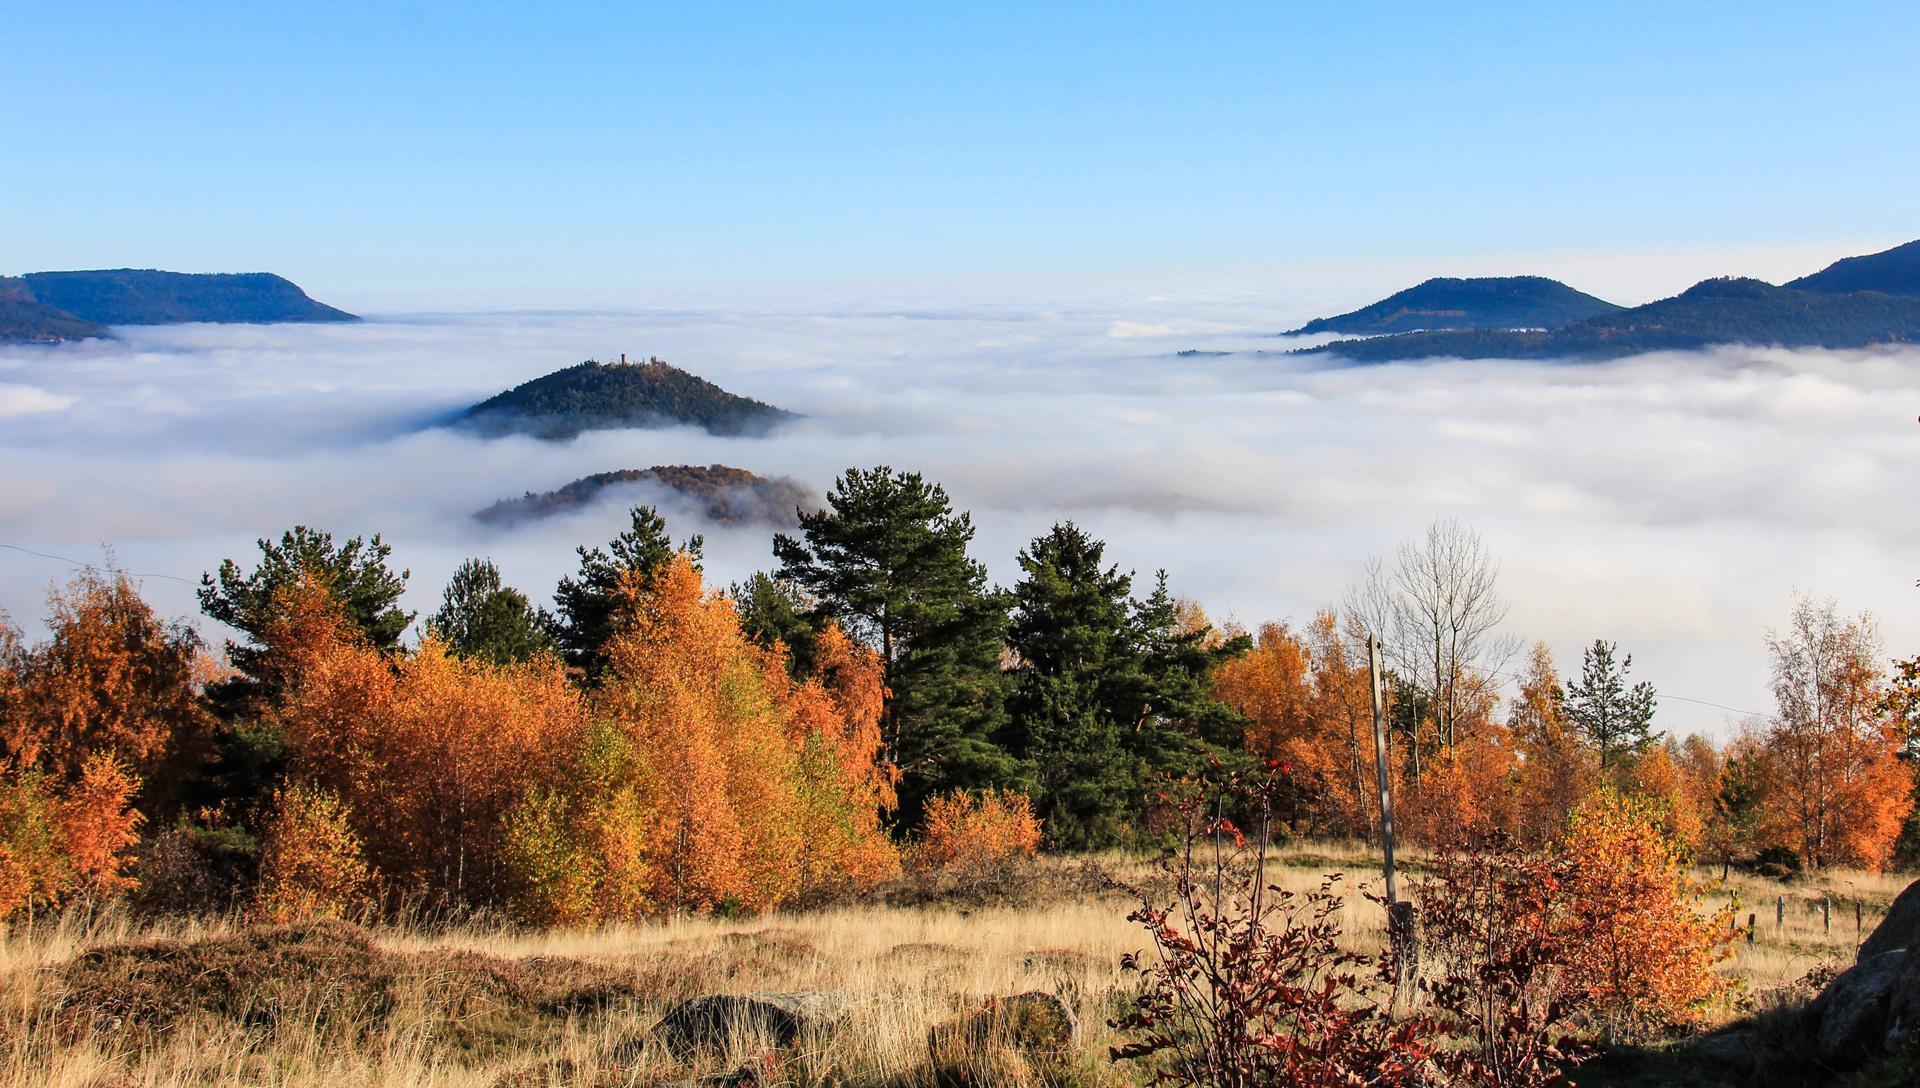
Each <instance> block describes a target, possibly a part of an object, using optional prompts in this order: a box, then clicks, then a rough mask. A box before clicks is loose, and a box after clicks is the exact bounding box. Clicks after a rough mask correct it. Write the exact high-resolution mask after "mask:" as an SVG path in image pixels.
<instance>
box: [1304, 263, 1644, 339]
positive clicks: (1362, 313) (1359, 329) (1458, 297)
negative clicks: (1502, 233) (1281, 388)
mask: <svg viewBox="0 0 1920 1088" xmlns="http://www.w3.org/2000/svg"><path fill="white" fill-rule="evenodd" d="M1620 308H1621V307H1619V306H1616V305H1614V304H1613V303H1611V302H1607V301H1605V300H1604V299H1598V298H1595V297H1593V296H1592V295H1589V294H1586V293H1584V292H1582V291H1576V290H1574V289H1573V288H1571V287H1568V286H1567V285H1566V284H1564V283H1561V282H1560V281H1558V280H1550V279H1547V278H1546V277H1545V276H1497V277H1478V278H1473V279H1456V278H1449V277H1436V278H1434V279H1430V280H1428V281H1426V282H1425V283H1422V284H1420V285H1418V286H1416V287H1409V288H1407V289H1406V290H1404V291H1400V292H1398V293H1396V294H1392V295H1389V296H1387V297H1386V298H1384V299H1381V300H1380V301H1379V302H1376V303H1374V304H1372V305H1371V306H1363V307H1361V308H1360V309H1358V310H1354V311H1352V312H1350V313H1344V314H1338V315H1336V316H1333V317H1321V318H1315V319H1314V320H1312V321H1309V322H1307V323H1306V324H1305V325H1302V326H1301V327H1299V328H1298V329H1295V330H1293V332H1292V333H1290V334H1288V335H1297V336H1310V335H1313V334H1315V333H1328V332H1341V333H1354V334H1360V335H1368V336H1372V335H1386V334H1392V333H1404V332H1418V331H1432V330H1439V329H1553V328H1559V327H1560V326H1562V325H1571V324H1573V323H1574V322H1576V321H1583V320H1585V319H1587V318H1590V317H1595V316H1598V315H1600V314H1606V313H1611V312H1613V311H1616V310H1619V309H1620Z"/></svg>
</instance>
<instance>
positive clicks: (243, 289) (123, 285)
mask: <svg viewBox="0 0 1920 1088" xmlns="http://www.w3.org/2000/svg"><path fill="white" fill-rule="evenodd" d="M19 282H20V283H21V284H22V285H24V289H25V292H26V295H27V297H29V298H30V299H32V301H35V302H38V303H41V304H42V305H46V306H52V307H54V308H55V309H59V310H65V311H66V312H68V313H70V314H73V315H75V316H77V317H80V318H82V319H84V320H87V321H93V322H97V323H99V324H102V325H174V324H180V323H182V322H188V321H212V322H222V323H244V324H266V323H270V322H281V321H356V320H358V318H356V317H355V316H354V315H352V314H350V313H347V312H346V311H344V310H336V309H334V308H333V307H332V306H327V305H325V304H323V303H319V302H315V301H314V300H313V299H311V298H308V297H307V293H306V292H305V291H302V290H301V289H300V288H299V287H298V286H297V285H295V284H294V283H293V282H292V281H290V280H287V279H284V278H282V277H280V276H276V275H274V274H273V273H271V272H238V273H226V272H222V273H207V274H201V273H189V272H160V271H156V270H154V269H140V268H114V269H102V270H97V271H88V272H29V273H27V274H26V275H24V276H21V277H19Z"/></svg>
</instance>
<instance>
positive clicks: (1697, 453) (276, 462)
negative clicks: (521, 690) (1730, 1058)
mask: <svg viewBox="0 0 1920 1088" xmlns="http://www.w3.org/2000/svg"><path fill="white" fill-rule="evenodd" d="M1299 316H1303V315H1302V314H1300V313H1291V312H1276V309H1275V306H1274V304H1273V301H1272V300H1271V299H1261V298H1252V297H1244V296H1235V295H1231V294H1225V293H1212V294H1200V293H1196V294H1189V295H1179V294H1170V295H1169V294H1162V295H1156V296H1147V295H1144V294H1139V295H1132V296H1126V297H1114V298H1109V299H1106V300H1094V301H1084V300H1083V301H1074V300H1049V301H1048V303H1046V304H1045V305H1044V306H1043V305H1034V306H1031V307H1023V306H1012V305H1006V304H1000V303H951V304H941V305H913V306H887V307H878V306H871V305H869V306H864V307H862V306H820V305H810V306H795V305H786V306H780V305H758V306H751V307H749V306H739V305H736V306H726V307H697V306H690V307H685V308H681V309H676V310H672V311H665V310H654V311H639V312H613V311H608V312H594V313H553V312H545V313H462V314H447V315H395V316H388V317H376V319H375V320H373V321H370V322H368V323H365V324H360V325H348V326H273V327H237V326H224V327H223V326H183V327H176V328H160V329H128V330H123V335H122V338H121V339H119V340H116V341H103V342H87V343H81V344H73V345H64V346H61V347H57V348H43V347H26V348H12V349H0V463H3V464H4V466H5V472H4V474H0V543H5V544H9V545H15V546H19V547H26V548H31V549H34V550H37V551H42V552H49V553H54V554H59V555H66V556H74V557H78V558H81V559H94V558H97V557H98V556H99V555H100V546H101V545H102V544H107V545H111V546H112V547H113V548H114V549H115V550H116V552H117V554H118V557H119V560H120V562H121V563H122V565H124V566H125V567H126V568H127V569H129V570H132V571H135V572H140V573H144V574H149V575H156V576H157V575H175V576H183V577H186V578H189V579H191V578H194V577H197V576H198V574H199V572H201V571H203V570H206V569H210V568H211V567H212V566H214V565H215V564H216V563H217V562H218V561H219V559H220V558H222V557H224V556H234V557H245V556H247V555H248V554H249V553H250V552H251V550H252V547H251V542H252V539H253V538H254V537H256V536H259V535H264V534H269V533H277V532H278V531H279V530H281V529H283V528H285V527H287V526H290V525H292V524H294V523H296V522H302V523H307V524H311V525H317V526H322V527H326V528H329V529H331V530H333V531H334V532H336V534H351V533H357V532H371V531H375V530H377V531H380V532H382V533H383V534H384V535H385V536H386V538H387V539H388V540H389V541H390V542H392V543H393V544H394V545H395V559H396V560H397V561H398V562H399V563H401V564H402V565H405V566H408V567H411V568H412V570H413V580H412V587H413V588H412V590H411V592H410V595H409V601H408V604H409V605H410V606H412V607H414V608H418V609H421V610H422V611H428V610H431V608H432V607H434V605H435V603H436V602H437V598H438V594H439V587H440V585H441V583H442V582H443V580H444V578H445V576H446V575H447V573H448V572H449V571H450V570H451V569H452V568H453V566H454V565H455V564H456V563H458V562H459V561H460V560H461V559H462V558H464V557H466V556H469V555H490V556H492V557H494V558H495V559H496V560H497V561H499V563H500V564H501V566H502V568H503V570H504V571H505V572H506V574H507V576H508V578H509V580H510V581H512V582H514V583H515V584H518V585H520V586H521V587H522V588H524V589H526V590H528V591H529V592H530V593H532V594H534V595H535V596H536V597H542V596H544V595H545V594H546V593H547V592H549V591H550V589H551V587H552V584H553V582H554V581H555V579H557V578H558V577H559V576H560V575H561V574H563V573H565V572H567V571H568V570H569V569H570V568H571V567H572V564H573V555H572V548H573V545H575V544H577V543H597V542H601V541H603V540H605V539H606V537H607V536H608V535H609V534H611V533H612V532H613V531H614V530H615V529H616V527H617V526H618V524H619V523H620V521H621V519H622V513H621V510H620V509H618V508H617V507H615V506H612V505H610V504H607V505H601V506H597V507H593V508H590V509H587V510H584V511H582V512H579V513H577V514H573V515H569V516H566V517H562V518H557V519H553V520H550V521H546V522H541V523H538V524H534V525H527V526H522V527H518V528H514V529H488V528H486V527H483V526H481V525H479V524H477V523H475V522H474V521H473V520H472V519H471V518H470V516H469V515H470V514H471V513H472V512H473V511H475V510H477V509H480V508H481V507H484V506H486V505H487V504H489V503H491V502H492V501H494V500H495V499H498V498H501V497H504V496H512V495H519V494H521V493H522V492H525V491H529V490H533V491H542V490H546V489H549V488H552V487H555V486H558V485H559V484H562V483H565V482H567V481H568V480H572V479H574V478H576V477H579V476H583V475H586V474H587V473H591V472H599V471H606V470H610V469H619V468H644V467H647V466H650V465H655V464H672V463H689V464H708V463H715V462H720V463H725V464H730V465H736V466H739V467H741V468H746V469H750V470H752V471H754V472H758V473H761V474H765V475H790V476H794V477H796V478H798V479H800V480H802V481H804V482H806V483H807V484H809V485H811V486H812V487H813V488H815V489H816V490H817V491H820V492H822V493H824V492H825V491H826V489H827V488H828V487H829V486H830V484H831V482H832V479H833V476H834V474H835V473H837V472H838V471H840V470H841V469H843V468H845V467H847V466H849V465H873V464H879V463H887V464H892V465H894V466H896V467H903V468H915V469H919V470H921V471H923V472H925V473H926V474H927V475H929V476H930V477H932V478H934V479H936V480H939V481H941V482H943V483H945V484H946V485H947V487H948V489H949V490H950V491H951V492H952V493H953V495H954V498H955V500H956V501H957V502H958V504H959V505H961V506H962V507H965V508H967V509H970V510H971V511H973V514H974V517H975V520H976V523H977V524H978V525H979V528H980V535H979V539H978V542H977V545H976V554H977V555H978V556H979V557H980V558H981V559H982V560H984V561H985V562H986V563H987V564H988V566H989V568H990V569H991V570H992V572H993V574H994V576H995V577H996V578H998V579H1001V580H1002V581H1011V580H1012V579H1013V578H1014V577H1015V576H1016V574H1017V568H1016V566H1015V563H1014V555H1015V553H1016V552H1017V551H1018V549H1019V548H1020V547H1021V546H1022V544H1024V543H1025V542H1026V541H1027V540H1029V539H1030V538H1031V537H1033V536H1034V535H1036V534H1038V533H1040V532H1043V531H1045V530H1046V528H1047V527H1048V526H1049V525H1051V524H1052V523H1053V522H1055V521H1058V520H1063V519H1068V518H1071V519H1074V520H1076V521H1079V522H1080V523H1082V524H1083V525H1086V526H1088V527H1089V528H1091V529H1092V530H1093V531H1095V532H1097V533H1099V534H1100V535H1102V536H1104V537H1105V538H1106V539H1107V540H1108V542H1109V554H1110V555H1111V557H1112V558H1113V559H1114V560H1115V561H1116V562H1118V563H1120V564H1121V565H1122V566H1123V567H1133V568H1137V569H1138V570H1140V571H1141V572H1142V574H1143V575H1144V574H1146V573H1147V572H1150V571H1152V570H1153V569H1155V568H1158V567H1165V568H1167V570H1168V572H1169V574H1170V576H1171V579H1172V582H1173V585H1174V588H1175V589H1176V591H1178V592H1180V593H1182V594H1185V595H1188V596H1191V597H1194V598H1197V599H1199V600H1200V601H1202V602H1203V603H1204V604H1206V606H1207V607H1208V609H1209V610H1210V611H1211V612H1212V613H1213V614H1214V615H1215V616H1216V617H1232V618H1236V619H1238V620H1240V621H1241V622H1243V623H1246V624H1248V625H1253V624H1257V623H1258V622H1261V621H1263V620H1267V619H1279V618H1292V619H1294V620H1296V621H1299V620H1304V619H1306V618H1307V617H1308V616H1309V615H1310V614H1311V612H1312V610H1313V609H1314V608H1315V607H1316V606H1318V605H1321V604H1324V603H1329V602H1332V601H1334V600H1337V599H1338V597H1339V595H1340V593H1341V590H1342V588H1343V587H1344V586H1345V585H1347V584H1348V583H1349V582H1351V581H1352V580H1354V579H1355V578H1356V577H1358V575H1359V572H1360V568H1361V564H1362V562H1363V561H1364V559H1365V558H1366V556H1367V555H1369V554H1371V553H1379V552H1384V551H1387V550H1389V549H1390V548H1391V547H1392V546H1393V545H1394V544H1396V543H1397V542H1398V541H1399V540H1401V539H1403V538H1406V537H1408V536H1410V535H1412V534H1414V533H1415V532H1417V531H1419V530H1420V529H1421V528H1422V527H1423V526H1424V525H1425V524H1426V523H1427V522H1428V521H1429V520H1430V519H1432V518H1433V517H1435V516H1439V515H1449V516H1454V517H1458V518H1460V519H1462V520H1464V521H1467V522H1470V523H1471V524H1472V525H1474V526H1475V527H1476V528H1477V529H1479V530H1480V532H1481V533H1482V534H1483V535H1484V536H1485V537H1486V538H1487V540H1488V543H1489V544H1490V546H1491V547H1492V548H1493V550H1494V551H1495V552H1496V553H1497V554H1498V555H1499V556H1500V557H1501V559H1502V562H1503V565H1504V570H1503V577H1502V583H1503V588H1504V589H1505V591H1506V593H1507V595H1508V596H1509V597H1510V598H1511V599H1512V600H1513V602H1514V608H1513V612H1512V617H1511V621H1510V626H1511V628H1512V631H1513V633H1514V634H1516V635H1519V636H1521V637H1523V638H1527V639H1532V638H1536V637H1538V638H1545V639H1547V640H1548V641H1549V643H1550V644H1551V645H1553V647H1554V648H1555V650H1556V651H1557V653H1558V654H1559V655H1560V656H1561V658H1562V661H1563V665H1564V664H1566V663H1569V662H1573V663H1577V657H1578V652H1579V647H1580V646H1581V645H1582V644H1584V643H1585V642H1588V641H1591V640H1592V639H1593V638H1594V637H1596V636H1601V637H1606V638H1610V639H1617V640H1619V641H1620V642H1621V643H1622V645H1623V647H1624V648H1626V649H1627V650H1629V651H1631V652H1632V653H1633V655H1634V659H1635V667H1636V672H1637V674H1638V675H1640V676H1643V677H1645V678H1647V679H1651V680H1652V681H1654V683H1655V684H1656V685H1658V686H1659V687H1660V688H1661V690H1662V691H1663V692H1666V693H1669V694H1672V695H1679V696H1689V697H1692V698H1695V699H1703V700H1710V701H1713V702H1718V703H1725V704H1728V705H1731V706H1734V707H1738V708H1742V709H1755V710H1764V709H1766V708H1767V707H1768V705H1769V702H1768V699H1767V695H1766V690H1765V680H1766V675H1765V660H1764V655H1763V652H1762V645H1761V639H1762V636H1763V634H1764V630H1765V628H1766V627H1767V626H1768V625H1769V624H1772V623H1776V622H1778V621H1779V620H1780V619H1781V618H1783V616H1784V614H1785V609H1786V607H1787V598H1788V595H1789V593H1790V592H1791V591H1792V590H1793V589H1794V588H1795V587H1806V588H1811V589H1814V590H1816V591H1818V592H1820V593H1823V594H1831V595H1833V596H1835V597H1837V598H1839V600H1840V602H1841V604H1842V606H1843V607H1845V608H1848V609H1860V608H1871V609H1872V610H1874V611H1875V612H1877V613H1878V614H1879V615H1880V616H1881V618H1882V621H1883V629H1884V631H1885V634H1886V636H1887V641H1888V649H1889V651H1890V652H1899V653H1903V654H1904V653H1911V652H1913V651H1914V650H1916V649H1920V590H1915V589H1914V588H1913V583H1914V579H1915V578H1916V577H1920V505H1916V504H1915V503H1914V502H1913V501H1912V488H1913V483H1912V481H1913V480H1914V479H1915V478H1916V475H1917V474H1916V469H1920V454H1916V440H1917V439H1920V431H1916V430H1915V427H1916V423H1915V415H1916V411H1920V407H1917V406H1920V352H1917V351H1886V352H1785V351H1773V350H1763V349H1741V350H1727V351H1723V352H1716V353H1711V354H1705V355H1658V356H1647V357H1642V358H1637V359H1628V360H1623V361H1619V362H1614V363H1606V364H1588V365H1560V364H1551V363H1500V362H1431V363H1424V364H1413V365H1395V366H1381V367H1368V368H1354V369H1331V368H1328V367H1327V366H1326V365H1325V363H1324V361H1323V360H1313V359H1295V358H1286V357H1281V356H1276V355H1273V354H1264V355H1254V354H1252V352H1253V351H1255V350H1260V349H1265V350H1267V351H1273V350H1276V349H1280V348H1284V347H1286V346H1288V345H1287V344H1286V342H1283V341H1276V340H1274V339H1272V338H1270V337H1268V336H1266V335H1265V333H1266V331H1267V330H1270V329H1274V328H1285V327H1290V325H1289V321H1290V319H1292V318H1295V317H1299ZM1297 323H1298V322H1297V321H1293V322H1292V324H1297ZM1185 348H1199V349H1206V350H1215V351H1228V352H1233V353H1234V354H1227V355H1221V356H1206V357H1201V356H1195V357H1186V358H1179V357H1176V355H1175V353H1176V352H1177V351H1179V350H1181V349H1185ZM623 351H624V352H626V353H627V354H628V355H629V356H636V357H638V356H645V355H649V354H652V355H658V356H660V357H662V358H665V359H667V360H669V361H672V362H674V363H677V364H679V365H681V366H684V367H686V368H687V369H690V370H692V371H694V372H696V373H698V374H701V375H702V376H704V377H707V378H709V379H711V380H713V381H715V382H718V383H719V384H721V385H723V386H724V387H726V388H728V389H730V390H733V391H735V392H738V393H743V394H746V395H748V396H752V397H756V398H759V399H761V400H765V401H768V402H771V403H774V404H777V405H780V406H782V407H785V408H790V409H793V410H795V411H798V412H801V413H804V414H805V416H806V419H805V420H803V421H802V422H800V423H798V424H796V425H794V426H791V427H789V428H786V429H783V430H782V431H780V432H778V433H777V434H775V435H773V436H771V437H768V438H764V439H723V438H716V437H713V436H710V435H707V434H704V433H702V432H698V431H693V430H686V429H671V430H658V431H620V432H596V433H591V434H588V435H585V436H583V437H581V438H580V439H578V440H576V441H573V442H569V443H564V444H551V443H543V442H539V441H535V440H531V439H522V438H509V439H498V440H492V441H486V440H482V439H478V438H475V437H472V436H470V435H466V434H462V433H456V432H451V431H446V430H440V429H434V428H431V427H430V426H428V425H429V424H431V423H432V422H433V421H435V420H436V419H439V418H443V417H444V416H445V415H447V414H448V413H451V412H452V411H454V410H456V409H458V408H461V407H463V406H465V405H467V404H470V403H472V402H474V401H476V400H478V399H480V398H482V397H485V396H487V395H490V394H492V393H494V392H497V391H498V390H500V389H502V388H505V387H508V386H511V385H514V384H517V383H519V382H521V381H525V380H526V379H528V378H532V377H535V376H538V375H540V374H543V373H546V372H548V371H551V370H554V369H557V368H559V367H562V366H566V365H569V364H571V363H575V362H578V361H580V360H581V359H584V358H588V357H597V358H603V359H604V358H610V357H613V356H617V355H618V353H620V352H623ZM674 528H675V529H676V533H677V535H682V534H684V533H687V532H693V531H700V532H704V533H705V534H706V535H707V539H708V546H707V554H708V567H709V570H710V573H711V574H712V576H713V577H714V578H715V579H716V580H718V581H726V580H730V579H734V578H738V577H740V576H742V575H744V574H746V573H747V572H749V571H751V570H754V569H757V568H762V567H766V566H768V565H769V564H770V563H771V553H770V549H769V546H768V536H767V533H766V532H765V531H764V530H759V529H734V530H728V529H721V528H715V527H712V526H707V525H703V524H700V523H698V522H697V521H694V520H691V519H690V518H686V517H682V518H678V519H676V520H675V525H674ZM63 573H64V572H63V570H62V568H61V567H60V565H59V564H58V563H55V562H52V561H49V560H46V559H41V558H37V557H33V556H29V555H25V554H22V553H20V552H17V551H4V550H0V608H4V609H6V610H8V611H10V612H12V613H13V615H14V617H15V619H16V620H17V621H22V622H25V623H27V624H28V625H32V624H33V623H34V622H35V621H36V620H37V618H38V616H39V615H40V612H41V599H42V597H43V595H44V592H45V588H46V586H47V584H48V582H49V581H51V580H53V579H56V578H59V577H61V576H62V575H63ZM146 585H147V589H148V591H149V592H150V594H151V595H152V596H153V598H154V599H156V600H157V601H158V602H159V603H161V605H162V606H163V607H165V608H167V609H169V610H172V611H174V612H177V613H180V614H191V613H192V612H193V611H194V607H195V606H194V604H193V600H192V592H191V587H190V585H189V584H187V583H186V582H180V581H172V580H169V579H168V578H164V577H149V578H148V579H147V583H146ZM1663 711H1664V713H1665V715H1666V720H1667V724H1668V725H1669V726H1670V727H1677V728H1681V729H1693V728H1700V729H1708V730H1714V731H1721V730H1723V728H1724V725H1725V722H1726V720H1727V718H1728V715H1726V714H1725V713H1724V712H1723V711H1721V710H1718V709H1714V708H1711V707H1705V706H1701V705H1698V704H1692V703H1682V702H1677V701H1675V702H1669V703H1667V704H1666V705H1665V706H1664V708H1663Z"/></svg>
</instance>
